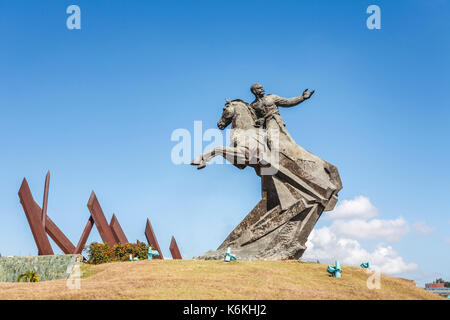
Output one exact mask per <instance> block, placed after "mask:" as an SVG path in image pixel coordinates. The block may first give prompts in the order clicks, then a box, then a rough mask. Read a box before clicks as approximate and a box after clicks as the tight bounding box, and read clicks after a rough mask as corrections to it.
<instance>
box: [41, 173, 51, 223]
mask: <svg viewBox="0 0 450 320" xmlns="http://www.w3.org/2000/svg"><path fill="white" fill-rule="evenodd" d="M49 187H50V171H48V172H47V175H46V176H45V185H44V199H43V200H42V225H43V226H44V228H45V219H46V216H47V204H48V189H49Z"/></svg>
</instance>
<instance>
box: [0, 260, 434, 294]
mask: <svg viewBox="0 0 450 320" xmlns="http://www.w3.org/2000/svg"><path fill="white" fill-rule="evenodd" d="M82 270H83V271H84V273H85V275H87V276H88V277H86V278H83V279H82V280H81V289H80V290H69V289H68V288H66V281H64V280H56V281H46V282H39V283H0V299H171V300H173V299H188V300H190V299H201V300H203V299H208V300H210V299H420V300H422V299H441V298H440V297H439V296H437V295H434V294H431V293H429V292H427V291H426V290H424V289H421V288H419V287H417V286H416V285H415V284H414V283H413V282H412V281H410V280H406V279H401V278H393V277H389V276H385V275H382V277H381V289H379V290H369V289H368V288H367V286H366V280H367V278H368V275H367V274H366V273H365V272H364V270H362V269H361V268H356V267H347V266H344V267H343V273H342V278H341V279H336V278H331V277H329V276H328V274H327V273H326V265H323V264H316V263H300V262H297V261H235V262H232V263H225V262H223V261H196V260H164V261H161V260H153V261H137V262H136V261H134V262H117V263H108V264H103V265H97V266H90V265H88V266H84V267H83V268H82Z"/></svg>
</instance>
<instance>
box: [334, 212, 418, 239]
mask: <svg viewBox="0 0 450 320" xmlns="http://www.w3.org/2000/svg"><path fill="white" fill-rule="evenodd" d="M331 229H332V230H333V232H335V233H336V234H337V235H339V236H347V237H353V238H357V239H384V240H387V241H398V240H400V238H401V237H402V236H404V235H405V234H407V233H408V232H409V231H410V228H409V226H408V223H407V222H406V220H405V219H403V218H401V217H400V218H397V219H395V220H381V219H372V220H363V219H353V220H345V221H343V220H336V221H334V222H333V224H332V225H331Z"/></svg>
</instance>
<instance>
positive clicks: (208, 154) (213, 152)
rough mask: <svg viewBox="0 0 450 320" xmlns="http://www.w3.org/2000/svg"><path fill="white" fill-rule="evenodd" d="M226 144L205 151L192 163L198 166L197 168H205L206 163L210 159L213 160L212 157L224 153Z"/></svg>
mask: <svg viewBox="0 0 450 320" xmlns="http://www.w3.org/2000/svg"><path fill="white" fill-rule="evenodd" d="M224 148H225V147H224V146H218V147H215V148H214V149H212V150H211V151H208V152H205V153H203V154H201V155H199V156H198V157H197V158H195V159H194V160H192V162H191V165H193V166H197V169H198V170H200V169H203V168H204V167H206V163H207V162H208V161H211V159H212V158H214V157H215V156H218V155H221V154H222V153H223V149H224Z"/></svg>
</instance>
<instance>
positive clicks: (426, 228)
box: [414, 221, 436, 236]
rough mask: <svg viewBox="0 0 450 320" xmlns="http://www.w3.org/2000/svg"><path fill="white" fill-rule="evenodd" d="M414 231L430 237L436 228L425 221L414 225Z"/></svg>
mask: <svg viewBox="0 0 450 320" xmlns="http://www.w3.org/2000/svg"><path fill="white" fill-rule="evenodd" d="M414 229H415V231H416V232H417V233H419V234H421V235H423V236H428V235H430V234H431V233H432V232H433V231H434V230H436V228H434V227H432V226H430V225H428V224H427V223H426V222H425V221H419V222H416V223H415V224H414Z"/></svg>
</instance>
